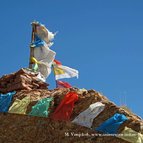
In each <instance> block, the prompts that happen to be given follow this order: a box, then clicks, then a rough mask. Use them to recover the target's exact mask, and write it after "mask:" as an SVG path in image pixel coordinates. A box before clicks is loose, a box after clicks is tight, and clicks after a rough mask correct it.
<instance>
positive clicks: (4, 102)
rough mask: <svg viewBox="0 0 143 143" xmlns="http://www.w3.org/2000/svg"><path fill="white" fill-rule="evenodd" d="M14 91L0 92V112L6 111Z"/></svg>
mask: <svg viewBox="0 0 143 143" xmlns="http://www.w3.org/2000/svg"><path fill="white" fill-rule="evenodd" d="M15 93H16V92H15V91H13V92H8V93H6V94H1V93H0V112H8V108H9V106H10V103H11V100H12V97H13V95H14V94H15Z"/></svg>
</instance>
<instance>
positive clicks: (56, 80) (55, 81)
mask: <svg viewBox="0 0 143 143" xmlns="http://www.w3.org/2000/svg"><path fill="white" fill-rule="evenodd" d="M52 70H53V73H54V77H55V83H56V88H58V83H57V80H56V74H55V71H54V66H53V64H52Z"/></svg>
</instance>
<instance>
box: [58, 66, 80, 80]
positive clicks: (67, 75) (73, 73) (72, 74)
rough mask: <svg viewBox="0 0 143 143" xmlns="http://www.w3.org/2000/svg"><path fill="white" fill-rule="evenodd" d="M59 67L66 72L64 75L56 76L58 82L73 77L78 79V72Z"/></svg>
mask: <svg viewBox="0 0 143 143" xmlns="http://www.w3.org/2000/svg"><path fill="white" fill-rule="evenodd" d="M57 67H60V68H61V69H62V70H63V71H64V73H63V74H58V75H55V78H56V80H58V79H62V78H72V77H77V78H78V73H79V72H78V70H75V69H72V68H70V67H67V66H63V65H58V66H57ZM55 68H56V67H55Z"/></svg>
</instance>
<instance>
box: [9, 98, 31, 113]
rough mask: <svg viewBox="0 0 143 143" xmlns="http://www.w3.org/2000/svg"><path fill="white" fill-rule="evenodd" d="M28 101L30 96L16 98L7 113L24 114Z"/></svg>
mask: <svg viewBox="0 0 143 143" xmlns="http://www.w3.org/2000/svg"><path fill="white" fill-rule="evenodd" d="M29 103H30V96H26V97H24V98H23V99H22V100H19V99H16V100H15V101H14V103H13V104H12V106H11V107H10V108H9V111H8V112H9V113H16V114H26V110H27V106H28V105H29Z"/></svg>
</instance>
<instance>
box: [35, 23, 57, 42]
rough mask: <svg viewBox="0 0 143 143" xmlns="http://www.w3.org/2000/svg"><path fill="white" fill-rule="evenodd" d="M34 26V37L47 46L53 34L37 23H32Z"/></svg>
mask: <svg viewBox="0 0 143 143" xmlns="http://www.w3.org/2000/svg"><path fill="white" fill-rule="evenodd" d="M34 24H36V30H35V33H36V35H37V36H38V37H39V38H40V39H42V40H44V41H45V42H46V43H47V44H48V45H49V44H50V43H51V41H52V40H53V39H54V36H55V34H54V33H52V32H50V31H49V30H48V29H47V28H46V27H45V26H44V25H43V24H41V23H39V22H36V23H35V22H34Z"/></svg>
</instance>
